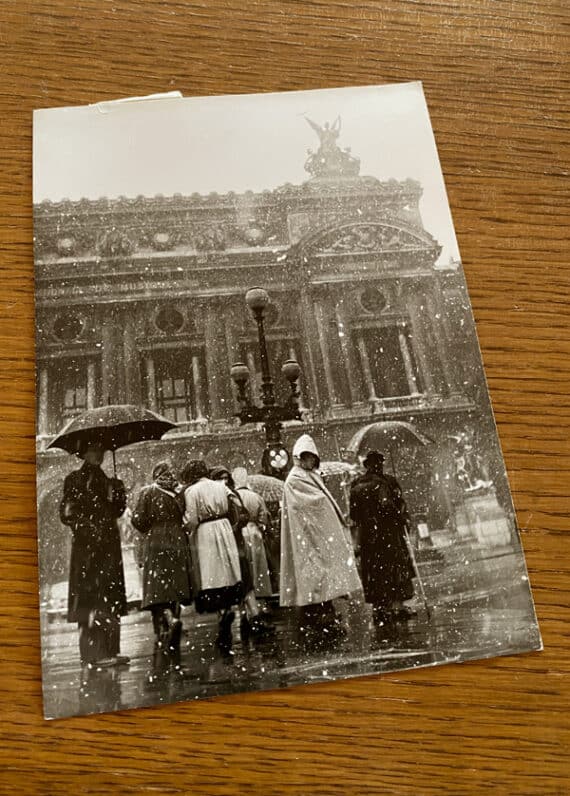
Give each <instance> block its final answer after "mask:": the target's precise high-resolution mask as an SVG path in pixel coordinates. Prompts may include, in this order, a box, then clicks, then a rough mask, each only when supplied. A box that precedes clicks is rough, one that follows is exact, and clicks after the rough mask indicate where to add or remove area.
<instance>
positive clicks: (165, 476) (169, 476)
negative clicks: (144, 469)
mask: <svg viewBox="0 0 570 796" xmlns="http://www.w3.org/2000/svg"><path fill="white" fill-rule="evenodd" d="M152 479H153V481H154V483H155V484H156V485H157V486H159V487H160V488H161V489H164V490H165V491H166V492H172V494H176V490H177V488H178V481H177V480H176V476H175V475H174V473H173V472H172V465H171V464H170V462H159V463H158V464H157V465H156V467H155V468H154V470H153V471H152Z"/></svg>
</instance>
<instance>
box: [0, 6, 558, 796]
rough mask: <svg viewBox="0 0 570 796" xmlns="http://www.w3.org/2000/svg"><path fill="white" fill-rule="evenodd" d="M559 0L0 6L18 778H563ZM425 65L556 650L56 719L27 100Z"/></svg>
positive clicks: (26, 783)
mask: <svg viewBox="0 0 570 796" xmlns="http://www.w3.org/2000/svg"><path fill="white" fill-rule="evenodd" d="M569 9H570V6H569V4H568V0H558V1H557V2H556V1H555V0H456V1H455V2H453V1H452V0H433V1H432V2H428V1H427V0H426V2H421V0H383V1H382V2H374V0H355V1H352V0H326V1H325V0H307V1H306V2H302V1H300V2H293V1H292V0H289V2H272V1H267V2H264V1H263V0H250V2H244V0H196V1H195V2H194V1H192V2H183V0H178V1H177V2H176V1H175V0H172V2H158V1H155V2H152V1H150V0H149V1H148V2H147V1H146V0H3V2H2V3H1V4H0V58H1V69H0V81H1V91H0V110H1V125H2V147H1V149H0V166H1V168H0V180H1V183H0V232H1V238H0V240H1V245H2V283H3V284H2V295H1V306H2V311H1V313H0V314H1V316H2V317H1V318H0V365H1V368H0V370H1V374H0V379H1V384H0V390H1V407H2V408H1V412H0V416H1V423H2V427H1V445H2V454H1V458H2V464H3V476H2V491H1V493H0V494H1V501H2V502H1V506H2V512H1V513H2V517H1V520H0V521H1V529H0V545H1V550H0V581H1V589H2V599H1V600H0V617H1V624H2V627H1V630H2V633H1V637H2V647H1V650H2V659H3V660H2V667H1V669H0V699H1V719H2V721H1V724H0V741H1V746H2V751H1V752H0V755H1V763H0V771H1V773H0V790H1V792H2V793H32V794H35V793H38V794H60V793H62V794H83V793H87V794H96V793H108V792H116V793H146V792H155V793H181V794H182V793H184V794H186V793H192V794H198V796H202V795H207V796H210V794H212V795H217V794H268V795H269V794H302V795H304V794H311V795H312V794H321V795H322V796H334V795H335V794H373V793H374V794H375V793H382V794H413V796H418V795H421V796H423V794H451V795H452V796H457V795H458V794H477V793H483V792H487V791H489V792H492V793H493V794H509V796H511V794H567V793H569V792H570V778H569V776H568V773H569V763H568V760H567V755H568V751H569V750H568V746H569V738H570V733H569V719H568V712H569V707H570V684H569V679H568V673H569V669H570V641H569V638H570V635H569V625H568V619H569V602H570V591H569V578H570V572H569V555H568V538H569V532H570V526H569V522H568V513H569V508H570V503H569V498H568V484H569V481H570V456H569V443H568V436H569V432H570V428H569V425H570V399H569V397H568V386H569V379H568V362H569V358H568V357H569V354H570V335H569V329H570V322H569V311H568V303H567V302H568V289H569V287H570V277H569V270H568V238H569V224H570V216H569V209H568V208H569V201H568V200H569V179H568V175H569V170H570V148H569V130H568V127H569V117H570V114H569V90H570V70H569V58H568V54H569V44H570V11H569ZM417 79H421V80H422V81H423V83H424V87H425V92H426V95H427V100H428V104H429V106H430V109H431V114H432V120H433V126H434V129H435V136H436V140H437V143H438V146H439V152H440V156H441V162H442V166H443V172H444V175H445V178H446V182H447V187H448V191H449V198H450V203H451V208H452V212H453V215H454V219H455V225H456V230H457V236H458V239H459V244H460V248H461V253H462V257H463V263H464V266H465V271H466V274H467V279H468V283H469V287H470V290H471V297H472V301H473V306H474V311H475V316H476V319H477V322H478V329H479V335H480V341H481V347H482V351H483V358H484V361H485V365H486V368H487V375H488V379H489V386H490V390H491V396H492V400H493V404H494V408H495V411H496V417H497V422H498V427H499V433H500V437H501V440H502V445H503V449H504V453H505V458H506V462H507V469H508V471H509V474H510V479H511V485H512V489H513V493H514V500H515V504H516V508H517V511H518V517H519V523H520V525H521V527H522V529H523V543H524V548H525V551H526V555H527V561H528V567H529V571H530V578H531V583H532V586H533V589H534V595H535V598H536V604H537V611H538V616H539V620H540V623H541V628H542V633H543V637H544V643H545V650H544V652H542V653H534V654H528V655H522V656H519V657H511V658H502V659H501V658H499V659H497V660H492V661H485V662H481V663H465V664H462V665H448V666H441V667H437V668H433V669H428V670H423V671H422V670H420V671H415V672H414V671H412V672H404V673H401V674H393V675H387V676H384V677H367V678H364V679H360V680H352V681H350V680H349V681H345V682H340V683H330V684H329V683H327V684H322V685H316V686H310V687H303V688H294V689H290V690H284V691H273V692H265V693H257V694H249V695H244V696H232V697H227V698H220V699H215V700H211V701H203V702H199V703H192V704H177V705H173V706H169V707H164V708H152V709H146V710H133V711H125V712H122V713H120V714H115V715H101V716H95V717H87V718H77V719H70V720H60V721H55V722H45V721H44V719H43V718H42V711H41V691H40V650H39V619H38V598H37V580H36V579H37V567H36V526H35V517H34V512H35V505H34V500H35V492H34V346H33V339H34V320H33V270H32V213H31V169H32V164H31V141H32V127H31V124H32V110H33V109H34V108H42V107H51V106H57V105H77V104H82V103H88V102H95V101H99V100H107V99H115V98H118V97H121V96H133V95H143V94H148V93H152V92H158V91H164V90H171V89H174V88H176V89H180V90H181V91H182V92H183V93H184V94H185V95H195V94H209V93H243V92H255V91H281V90H290V89H308V88H320V87H330V86H339V85H351V84H352V85H361V84H366V83H383V82H395V81H407V80H417Z"/></svg>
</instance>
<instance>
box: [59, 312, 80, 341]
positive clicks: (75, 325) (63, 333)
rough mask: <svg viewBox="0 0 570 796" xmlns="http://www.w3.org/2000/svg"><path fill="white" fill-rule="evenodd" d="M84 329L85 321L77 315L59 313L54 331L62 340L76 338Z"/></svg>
mask: <svg viewBox="0 0 570 796" xmlns="http://www.w3.org/2000/svg"><path fill="white" fill-rule="evenodd" d="M82 331H83V321H82V320H81V318H79V317H78V316H77V315H58V317H57V318H56V319H55V321H54V324H53V333H54V334H55V336H56V337H58V338H59V339H60V340H65V341H66V342H70V341H71V340H76V339H77V338H78V337H79V335H80V334H81V332H82Z"/></svg>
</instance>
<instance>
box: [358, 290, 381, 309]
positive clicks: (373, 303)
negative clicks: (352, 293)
mask: <svg viewBox="0 0 570 796" xmlns="http://www.w3.org/2000/svg"><path fill="white" fill-rule="evenodd" d="M360 303H361V304H362V306H363V307H364V309H365V310H366V312H371V313H373V314H376V313H378V312H382V310H383V309H384V308H385V306H386V304H387V303H388V302H387V301H386V298H385V296H384V294H383V293H381V292H380V291H379V290H378V288H376V287H369V288H367V289H366V290H365V291H364V292H363V293H362V295H361V296H360Z"/></svg>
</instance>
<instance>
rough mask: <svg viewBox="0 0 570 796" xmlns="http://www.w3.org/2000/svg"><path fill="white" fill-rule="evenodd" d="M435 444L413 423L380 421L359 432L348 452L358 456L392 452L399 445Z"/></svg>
mask: <svg viewBox="0 0 570 796" xmlns="http://www.w3.org/2000/svg"><path fill="white" fill-rule="evenodd" d="M433 442H434V440H433V439H431V438H430V437H428V436H426V435H425V434H421V433H420V432H419V431H418V430H417V428H415V426H413V425H412V424H411V423H405V422H403V421H400V420H380V421H379V422H377V423H370V425H368V426H364V427H363V428H361V429H360V430H359V431H357V432H356V434H355V435H354V436H353V438H352V439H351V440H350V442H349V444H348V450H349V451H351V452H352V453H355V454H357V455H358V454H363V453H367V452H368V451H369V450H375V449H378V450H391V449H392V448H393V447H395V446H397V445H403V444H412V445H429V444H431V443H433Z"/></svg>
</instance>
